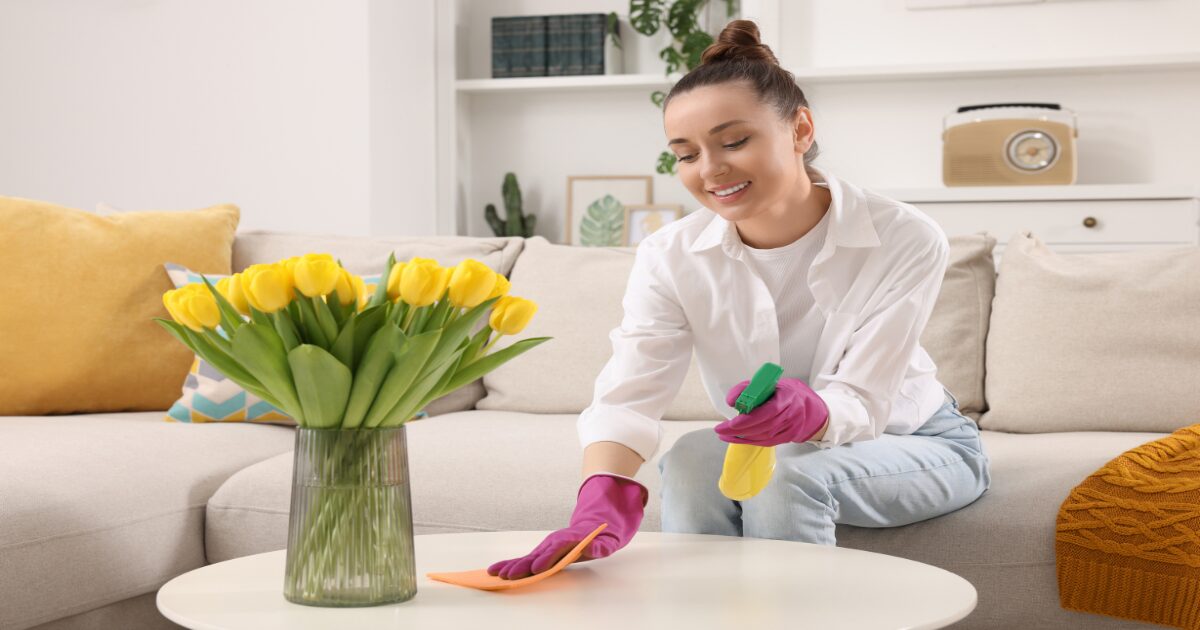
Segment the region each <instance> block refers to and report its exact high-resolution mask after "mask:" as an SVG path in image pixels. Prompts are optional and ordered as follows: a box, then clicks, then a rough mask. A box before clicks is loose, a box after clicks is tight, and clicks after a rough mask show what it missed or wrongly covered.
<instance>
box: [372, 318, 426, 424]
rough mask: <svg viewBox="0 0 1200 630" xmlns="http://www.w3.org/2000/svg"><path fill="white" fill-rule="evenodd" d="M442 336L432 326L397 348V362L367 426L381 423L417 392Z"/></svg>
mask: <svg viewBox="0 0 1200 630" xmlns="http://www.w3.org/2000/svg"><path fill="white" fill-rule="evenodd" d="M441 337H442V331H441V330H440V329H438V330H431V331H429V332H427V333H421V334H420V335H416V336H413V337H409V338H408V340H407V341H406V342H405V344H404V345H403V346H402V347H400V348H399V349H396V350H394V352H393V353H394V355H395V359H396V360H395V363H394V364H393V365H392V369H391V371H390V372H388V375H387V378H386V379H384V381H383V385H382V386H381V387H380V388H379V395H378V396H376V397H375V402H374V403H372V405H371V411H369V412H368V413H367V419H366V426H368V427H372V428H374V427H377V426H380V424H381V423H382V422H383V421H384V419H385V418H387V417H388V416H389V414H390V413H391V412H392V411H393V410H394V409H395V408H396V407H397V406H398V405H399V404H401V403H402V402H403V401H404V399H405V398H406V397H409V396H413V390H414V388H415V387H417V386H419V383H420V381H421V378H422V376H423V374H424V371H425V368H426V366H427V365H428V363H429V359H430V355H431V354H432V353H433V351H434V348H436V347H437V345H438V340H439V339H440V338H441ZM418 397H419V396H418Z"/></svg>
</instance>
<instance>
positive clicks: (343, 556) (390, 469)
mask: <svg viewBox="0 0 1200 630" xmlns="http://www.w3.org/2000/svg"><path fill="white" fill-rule="evenodd" d="M416 594H417V580H416V566H415V563H414V559H413V525H412V499H411V493H410V489H409V485H408V447H407V443H406V441H405V433H404V427H403V426H399V427H392V428H386V429H351V430H340V429H332V430H331V429H305V428H297V429H296V450H295V468H294V470H293V473H292V505H291V512H290V514H289V516H288V545H287V569H286V572H285V575H284V587H283V595H284V597H285V598H287V600H288V601H290V602H294V603H297V604H304V605H308V606H331V607H345V606H376V605H379V604H388V603H394V602H402V601H406V600H409V599H412V597H413V596H414V595H416Z"/></svg>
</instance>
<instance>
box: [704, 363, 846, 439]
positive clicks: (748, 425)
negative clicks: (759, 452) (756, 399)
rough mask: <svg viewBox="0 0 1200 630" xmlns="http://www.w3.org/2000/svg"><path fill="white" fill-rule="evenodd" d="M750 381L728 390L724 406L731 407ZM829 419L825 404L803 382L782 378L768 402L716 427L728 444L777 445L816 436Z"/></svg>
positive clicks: (718, 433)
mask: <svg viewBox="0 0 1200 630" xmlns="http://www.w3.org/2000/svg"><path fill="white" fill-rule="evenodd" d="M749 384H750V381H742V382H741V383H738V384H737V385H734V386H733V389H731V390H729V394H728V395H726V396H725V403H726V404H727V405H729V406H730V407H732V406H733V404H734V403H735V402H737V399H738V396H740V395H741V394H742V390H744V389H746V386H747V385H749ZM828 417H829V408H828V407H826V406H825V401H823V400H821V397H820V396H818V395H817V393H816V392H814V391H813V390H812V388H810V387H809V386H808V385H807V384H806V383H805V382H804V381H801V380H799V379H795V378H781V379H779V383H777V384H776V385H775V393H774V394H773V395H772V396H771V397H770V398H768V399H767V402H764V403H763V404H761V405H759V406H758V407H755V408H754V409H753V410H751V411H750V413H748V414H741V415H738V416H734V417H733V418H730V419H729V420H726V421H725V422H722V423H721V424H718V425H717V426H716V428H715V430H716V432H717V436H718V437H720V438H721V440H722V441H725V442H729V443H731V444H753V445H755V446H777V445H779V444H784V443H787V442H806V441H808V440H809V439H810V438H811V437H812V436H814V435H816V434H817V432H818V431H820V430H821V427H822V426H824V425H825V420H826V419H827V418H828Z"/></svg>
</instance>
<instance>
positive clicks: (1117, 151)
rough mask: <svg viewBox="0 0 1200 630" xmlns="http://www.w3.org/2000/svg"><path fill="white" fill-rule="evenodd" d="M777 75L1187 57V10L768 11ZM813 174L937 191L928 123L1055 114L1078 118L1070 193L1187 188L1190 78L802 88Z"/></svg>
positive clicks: (1192, 145) (1149, 3)
mask: <svg viewBox="0 0 1200 630" xmlns="http://www.w3.org/2000/svg"><path fill="white" fill-rule="evenodd" d="M780 6H781V10H782V15H781V31H782V33H783V37H782V46H781V47H780V48H781V50H780V58H781V60H782V62H783V63H784V64H785V65H786V66H789V67H803V66H805V65H807V64H812V65H817V66H821V67H825V66H832V67H837V66H855V65H884V64H930V63H941V62H972V61H974V62H1005V61H1020V60H1039V59H1050V60H1060V59H1078V58H1095V57H1114V58H1119V57H1131V56H1134V57H1136V56H1144V55H1152V54H1162V55H1171V54H1184V53H1197V52H1200V40H1198V39H1197V38H1196V37H1195V34H1194V31H1195V27H1196V25H1198V24H1200V2H1196V1H1195V0H1074V1H1061V0H1060V1H1054V0H1051V1H1049V2H1045V3H1042V4H1022V5H1007V6H994V7H975V8H963V9H943V10H928V11H910V10H906V9H905V3H904V0H856V1H855V2H853V3H847V2H832V1H826V0H800V1H789V2H781V3H780ZM801 87H804V88H805V93H806V95H807V96H808V97H809V100H810V102H811V104H812V106H813V113H814V118H815V119H816V124H817V130H818V140H819V142H820V143H821V146H822V150H823V155H822V158H821V160H820V163H821V164H823V165H824V166H826V167H828V168H830V169H832V170H834V171H836V172H838V173H841V174H842V175H843V176H844V177H846V178H852V179H854V180H856V181H859V182H861V183H863V184H867V185H871V186H875V187H880V188H884V187H924V186H941V135H940V134H941V125H942V117H943V116H944V115H945V114H947V113H950V112H952V111H954V109H955V108H956V107H958V106H960V105H970V104H979V103H989V102H1003V101H1034V102H1057V103H1061V104H1062V105H1064V106H1065V107H1069V108H1071V109H1074V110H1075V111H1077V112H1078V114H1079V139H1078V148H1079V183H1081V184H1108V183H1169V184H1177V183H1191V184H1195V183H1197V182H1200V175H1198V173H1200V155H1198V154H1197V151H1196V150H1197V148H1200V119H1198V118H1196V117H1195V116H1192V115H1191V114H1190V113H1191V112H1192V111H1193V110H1194V108H1195V103H1197V102H1200V71H1196V70H1190V71H1171V72H1146V71H1140V72H1118V73H1107V74H1095V73H1065V74H1060V75H1056V76H1038V77H1021V78H992V79H975V80H961V79H953V80H923V81H905V82H895V83H888V82H874V83H847V84H821V85H815V86H804V85H803V84H802V86H801Z"/></svg>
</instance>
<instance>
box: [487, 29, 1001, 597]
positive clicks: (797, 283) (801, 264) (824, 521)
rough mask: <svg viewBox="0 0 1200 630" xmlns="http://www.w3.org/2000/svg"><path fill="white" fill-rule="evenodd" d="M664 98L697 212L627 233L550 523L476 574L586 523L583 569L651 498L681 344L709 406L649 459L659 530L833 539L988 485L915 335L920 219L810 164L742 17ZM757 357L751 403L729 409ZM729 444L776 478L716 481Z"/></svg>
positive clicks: (937, 278)
mask: <svg viewBox="0 0 1200 630" xmlns="http://www.w3.org/2000/svg"><path fill="white" fill-rule="evenodd" d="M663 107H664V111H663V126H664V129H665V131H666V138H667V145H668V146H669V147H670V149H671V151H673V152H674V154H675V156H676V158H677V159H678V163H679V175H680V179H681V180H682V181H683V183H684V185H685V186H686V187H687V188H688V191H689V192H691V193H692V195H693V196H694V197H695V198H696V200H697V201H698V202H700V204H701V206H703V207H701V208H700V209H699V210H697V211H695V212H692V213H691V214H689V215H687V216H686V217H684V218H682V219H680V220H678V221H673V222H671V223H670V224H669V225H667V226H664V227H663V228H662V229H658V230H655V231H654V232H653V233H652V234H649V235H648V236H647V237H646V238H645V239H643V240H642V241H641V242H640V244H639V245H638V248H637V251H636V256H635V261H634V266H633V271H632V272H631V273H630V276H629V283H628V285H627V287H626V291H625V296H624V297H623V299H622V301H621V306H622V307H623V309H624V316H623V317H622V320H621V324H620V326H619V327H617V328H615V329H614V330H613V331H612V332H611V333H610V334H609V338H610V340H611V341H612V348H613V354H612V358H611V359H609V361H608V363H606V364H605V366H604V369H603V370H602V371H601V373H600V375H599V376H598V377H597V378H596V384H595V387H594V392H595V394H594V398H593V400H592V404H591V405H590V406H588V407H587V408H586V409H584V410H583V412H582V413H580V415H579V419H578V421H577V426H578V429H579V438H580V443H581V445H582V446H583V447H584V452H583V477H584V479H583V483H582V485H581V486H580V489H579V492H578V494H577V498H576V505H575V511H574V513H573V514H572V515H571V520H570V522H569V524H568V526H567V527H566V528H564V529H561V530H559V531H557V532H554V533H553V534H551V535H550V536H548V537H547V538H546V539H545V540H544V541H543V542H542V544H540V545H539V546H538V547H537V548H535V549H534V550H533V551H532V552H531V553H529V554H526V555H525V556H522V557H519V558H512V559H510V560H503V561H500V562H497V563H495V564H493V565H492V566H491V567H489V571H490V572H491V573H492V574H493V575H497V576H499V577H501V578H505V579H519V578H522V577H525V576H527V575H530V574H534V573H539V572H542V571H545V570H548V568H549V567H551V566H553V565H554V563H555V562H556V561H558V559H559V558H561V557H562V556H563V554H565V553H566V552H567V551H568V550H569V549H570V548H571V547H572V546H573V545H575V544H577V543H578V542H579V541H580V540H582V539H583V537H584V536H585V535H586V534H588V533H589V532H591V531H593V530H594V529H595V527H596V526H597V525H599V524H600V523H607V524H608V527H607V528H606V529H605V530H604V531H603V532H601V533H600V535H599V536H597V537H596V538H595V539H594V540H593V541H592V542H591V543H590V544H589V545H588V546H587V548H586V549H585V550H584V553H583V555H582V556H581V557H580V558H579V561H587V560H595V559H598V558H603V557H605V556H607V555H609V554H612V553H615V552H616V551H618V550H620V549H621V548H622V547H624V546H625V545H627V544H628V543H629V541H630V540H631V539H632V538H633V536H634V535H635V534H636V533H637V530H638V527H639V525H640V524H641V519H642V516H643V509H644V506H645V505H646V501H647V500H648V498H649V494H648V491H647V490H646V488H645V487H644V486H642V485H641V483H640V482H639V481H637V480H636V479H635V478H634V476H635V475H636V474H637V472H638V470H639V468H640V467H641V465H642V464H643V463H645V462H646V461H649V460H650V459H652V458H653V457H654V455H655V454H656V452H657V450H658V447H659V443H660V441H661V438H662V433H663V431H662V429H661V427H659V426H658V422H659V421H660V419H661V418H662V417H663V414H664V412H665V411H666V410H667V407H668V405H669V404H670V403H671V402H672V401H673V399H674V398H675V397H676V395H677V394H678V393H679V392H680V387H681V385H682V383H683V380H684V377H685V376H686V374H687V372H688V370H689V367H690V364H691V359H692V357H693V356H695V357H696V359H697V361H696V363H697V364H698V365H699V368H700V372H701V375H702V380H703V382H704V384H705V390H706V394H707V395H708V399H709V401H710V402H711V403H712V405H713V408H714V409H715V410H716V411H717V412H718V413H720V414H721V415H722V416H724V417H725V418H727V420H725V421H724V422H721V423H720V424H718V425H716V426H715V427H711V428H705V429H700V430H697V431H693V432H691V433H687V434H685V435H683V436H682V437H681V438H679V439H678V440H677V441H676V442H675V443H674V445H673V446H672V447H671V450H669V451H668V452H667V453H666V454H664V455H663V456H662V457H661V459H660V460H659V464H658V465H659V469H660V470H661V473H662V528H663V531H665V532H677V533H696V534H719V535H725V536H749V537H754V538H770V539H777V540H793V541H800V542H809V543H818V544H825V545H832V544H835V542H836V541H835V536H834V533H835V526H836V525H837V524H849V525H855V526H859V527H895V526H899V525H907V524H909V523H913V522H916V521H920V520H925V519H929V518H933V517H936V516H939V515H942V514H946V513H947V512H951V511H953V510H956V509H958V508H960V507H963V506H964V505H967V504H969V503H971V502H973V501H974V500H975V499H977V498H978V497H979V496H980V495H981V494H982V493H983V492H984V491H985V490H986V489H987V487H988V485H989V483H990V476H989V473H988V461H987V457H986V456H985V455H984V453H983V446H982V443H981V442H980V440H979V427H978V425H976V423H975V421H974V420H972V419H970V418H968V417H966V416H964V415H962V414H961V413H959V411H958V405H957V402H956V401H955V399H954V397H953V396H952V395H951V394H950V393H949V392H948V390H946V389H945V388H944V387H943V386H942V384H941V383H940V382H939V380H938V378H937V368H936V366H935V365H934V364H933V361H932V360H931V359H930V357H929V354H928V353H927V352H926V351H925V350H924V349H923V348H922V347H921V346H920V343H919V339H920V336H921V333H922V331H923V330H924V328H925V324H926V322H928V321H929V316H930V313H931V311H932V310H933V305H934V301H935V299H936V297H937V295H938V292H939V290H940V288H941V284H942V278H943V276H944V274H945V271H946V265H947V260H948V256H949V254H948V252H949V244H948V242H947V240H946V235H945V234H944V233H943V232H942V230H941V228H939V227H938V225H937V223H935V222H934V221H933V220H932V219H930V218H929V217H927V216H925V215H923V214H922V213H921V212H920V211H918V210H917V209H916V208H913V207H912V206H909V205H907V204H903V203H900V202H897V201H894V200H891V199H887V198H885V197H882V196H880V195H877V194H875V193H872V192H870V191H867V190H863V189H861V188H858V187H856V186H854V185H852V184H850V183H848V182H845V181H842V180H840V179H838V178H837V177H834V176H833V175H832V174H831V173H828V172H827V171H825V170H824V169H821V168H818V167H816V166H814V165H812V162H813V160H814V159H815V158H816V155H817V148H816V142H815V141H814V125H813V116H812V112H811V111H810V110H809V108H808V103H807V101H806V100H805V98H804V94H803V92H801V90H800V88H799V87H798V86H797V85H796V82H795V80H794V78H793V76H792V75H791V74H790V73H788V72H787V71H785V70H784V69H783V68H781V67H780V66H779V63H778V61H777V60H776V59H775V56H774V55H773V54H772V53H771V51H770V49H769V48H767V47H766V46H764V45H762V44H761V43H760V42H759V40H758V28H757V27H756V26H755V25H754V23H752V22H748V21H742V20H738V21H735V22H732V23H730V24H729V25H728V26H726V27H725V30H724V31H723V32H722V33H721V35H720V37H719V39H718V41H717V43H715V44H713V45H712V46H710V47H709V48H708V49H706V50H705V52H704V55H703V63H702V64H701V65H700V66H699V67H697V68H695V69H693V70H692V71H691V72H689V73H688V74H687V75H685V76H684V77H683V78H682V79H680V81H679V82H678V83H676V84H675V87H674V88H673V89H672V90H671V93H670V94H669V95H668V96H667V98H666V99H665V101H664V105H663ZM772 363H773V364H776V365H777V366H779V367H782V368H783V369H782V370H781V371H780V372H779V376H780V378H779V379H778V382H777V383H776V384H775V385H774V388H773V389H772V390H769V391H768V392H767V393H766V394H765V395H766V399H765V400H763V401H761V402H762V404H760V405H757V406H754V407H752V408H750V407H745V406H744V405H740V404H739V407H735V403H737V401H738V399H739V397H740V396H741V395H742V393H743V391H744V390H745V389H746V388H747V385H748V384H749V382H750V381H748V380H744V379H748V378H750V376H752V375H754V374H756V373H757V372H758V371H759V369H760V368H761V367H763V366H764V365H767V364H772ZM843 446H845V447H850V446H853V448H842V447H843ZM734 447H736V448H734ZM747 449H760V450H759V451H756V452H766V451H765V449H772V450H771V453H772V454H773V455H774V458H775V461H776V462H777V464H776V466H775V467H774V469H773V472H772V471H768V472H767V473H766V475H765V477H766V479H767V480H768V481H770V476H771V475H772V474H773V475H774V476H775V477H777V479H775V480H774V481H770V483H766V484H765V486H760V487H759V489H760V490H761V491H760V492H758V493H757V494H753V495H749V496H744V495H743V493H741V492H733V494H734V495H735V496H730V495H728V494H724V489H723V488H722V486H721V485H720V484H719V483H718V480H719V479H720V478H721V477H722V475H723V461H726V460H727V459H728V458H729V455H728V453H729V452H731V451H733V452H734V453H735V456H734V458H733V460H732V461H734V462H736V461H737V457H736V453H738V452H745V451H746V450H747ZM761 477H763V476H760V478H761Z"/></svg>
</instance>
